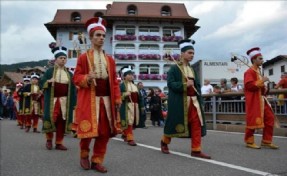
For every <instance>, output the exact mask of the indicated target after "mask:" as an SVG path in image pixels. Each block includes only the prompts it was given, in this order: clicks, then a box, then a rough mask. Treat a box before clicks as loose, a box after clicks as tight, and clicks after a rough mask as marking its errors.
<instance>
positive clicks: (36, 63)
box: [0, 59, 48, 76]
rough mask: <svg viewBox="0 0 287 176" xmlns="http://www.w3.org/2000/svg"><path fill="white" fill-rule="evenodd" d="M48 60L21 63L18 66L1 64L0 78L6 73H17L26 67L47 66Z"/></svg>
mask: <svg viewBox="0 0 287 176" xmlns="http://www.w3.org/2000/svg"><path fill="white" fill-rule="evenodd" d="M47 63H48V59H46V60H40V61H31V62H20V63H17V64H10V65H8V64H3V65H2V64H1V65H0V76H3V73H4V72H7V71H8V72H16V71H17V69H18V68H24V67H35V66H42V67H43V66H47Z"/></svg>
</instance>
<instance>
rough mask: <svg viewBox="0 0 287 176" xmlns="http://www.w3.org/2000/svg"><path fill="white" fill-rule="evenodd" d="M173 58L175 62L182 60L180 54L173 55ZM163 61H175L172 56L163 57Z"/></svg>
mask: <svg viewBox="0 0 287 176" xmlns="http://www.w3.org/2000/svg"><path fill="white" fill-rule="evenodd" d="M172 57H173V58H174V60H179V59H180V54H173V55H172ZM162 59H163V60H170V61H172V60H173V59H172V58H171V56H170V55H167V54H165V55H163V56H162Z"/></svg>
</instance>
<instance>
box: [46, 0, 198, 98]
mask: <svg viewBox="0 0 287 176" xmlns="http://www.w3.org/2000/svg"><path fill="white" fill-rule="evenodd" d="M106 7H107V9H104V10H99V9H93V10H78V9H77V10H72V9H69V10H57V13H56V14H55V17H54V19H53V21H51V22H49V23H46V24H45V26H46V27H47V29H48V30H49V32H50V33H51V35H52V36H53V37H54V39H55V40H57V41H59V42H61V43H62V45H63V46H66V47H67V48H68V50H69V52H68V53H69V54H68V57H69V58H70V59H71V60H70V61H69V64H70V65H73V64H75V60H76V58H77V56H78V55H79V54H80V53H82V52H84V50H85V49H86V48H89V46H90V44H89V43H88V45H87V46H85V45H84V44H81V43H80V41H79V40H78V34H79V33H83V34H84V35H85V36H86V40H87V42H89V40H88V37H87V36H88V35H87V32H86V29H85V28H84V24H85V22H86V21H87V20H88V19H90V18H92V17H95V16H100V17H103V18H104V19H106V20H107V22H108V25H107V33H106V40H105V45H104V49H105V51H106V53H107V54H110V55H113V57H114V59H115V60H116V65H117V70H119V69H120V68H121V67H122V66H124V65H132V66H133V68H134V71H135V78H136V79H135V83H137V82H139V81H142V82H143V84H144V86H145V87H159V88H161V89H162V90H164V91H165V92H166V91H167V87H166V72H167V70H168V69H169V67H170V65H171V64H172V62H169V63H168V62H167V61H165V60H163V56H164V54H165V53H166V52H167V51H172V54H174V57H175V58H178V57H179V54H180V50H179V49H178V46H177V41H178V40H180V39H183V38H190V37H191V36H192V35H193V34H194V33H195V32H196V31H197V30H198V29H199V26H196V25H195V24H196V23H197V21H198V19H197V18H193V17H190V16H189V15H188V13H187V10H186V8H185V6H184V4H182V3H152V2H113V3H112V4H108V5H107V6H106Z"/></svg>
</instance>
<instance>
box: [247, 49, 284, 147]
mask: <svg viewBox="0 0 287 176" xmlns="http://www.w3.org/2000/svg"><path fill="white" fill-rule="evenodd" d="M247 55H248V56H249V57H250V59H251V62H252V66H251V67H250V68H249V69H248V70H247V71H246V72H245V73H244V94H245V101H246V103H245V107H246V130H245V143H246V147H248V148H253V149H260V146H257V145H256V144H255V142H254V132H255V129H262V128H263V138H262V142H261V146H262V147H266V148H271V149H278V148H279V147H278V146H276V145H275V144H273V143H272V137H273V128H274V118H275V116H274V113H273V112H272V109H271V106H270V104H269V102H268V100H267V99H266V97H265V94H266V92H267V87H266V86H265V85H264V82H266V81H269V78H267V77H266V76H262V75H261V73H260V66H262V64H263V56H262V54H261V53H260V49H259V48H252V49H250V50H248V51H247Z"/></svg>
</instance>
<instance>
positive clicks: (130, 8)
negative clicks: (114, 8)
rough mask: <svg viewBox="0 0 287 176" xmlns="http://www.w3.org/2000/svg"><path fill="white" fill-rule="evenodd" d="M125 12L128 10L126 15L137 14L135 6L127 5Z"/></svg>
mask: <svg viewBox="0 0 287 176" xmlns="http://www.w3.org/2000/svg"><path fill="white" fill-rule="evenodd" d="M127 10H128V15H136V14H137V7H136V6H135V5H129V6H128V9H127Z"/></svg>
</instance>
